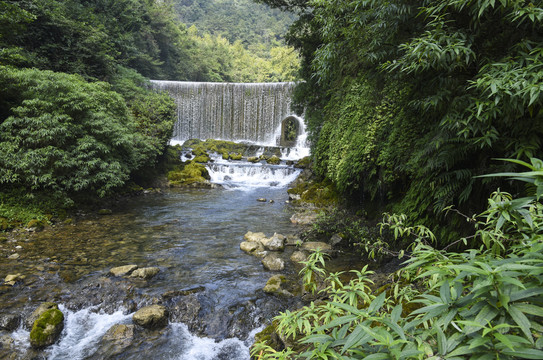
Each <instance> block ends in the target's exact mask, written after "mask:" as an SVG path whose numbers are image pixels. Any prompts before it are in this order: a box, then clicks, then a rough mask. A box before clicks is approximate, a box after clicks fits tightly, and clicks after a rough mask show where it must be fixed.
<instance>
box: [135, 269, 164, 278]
mask: <svg viewBox="0 0 543 360" xmlns="http://www.w3.org/2000/svg"><path fill="white" fill-rule="evenodd" d="M159 272H160V269H159V268H157V267H146V268H141V269H136V270H134V271H133V272H132V274H131V275H130V277H132V278H136V277H137V278H140V279H145V280H147V279H150V278H152V277H153V276H155V275H156V274H158V273H159Z"/></svg>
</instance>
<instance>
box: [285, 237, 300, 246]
mask: <svg viewBox="0 0 543 360" xmlns="http://www.w3.org/2000/svg"><path fill="white" fill-rule="evenodd" d="M302 242H303V241H302V239H300V237H299V236H296V235H287V237H286V239H285V246H298V245H301V244H302Z"/></svg>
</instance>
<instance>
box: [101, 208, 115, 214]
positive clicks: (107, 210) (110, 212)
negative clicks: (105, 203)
mask: <svg viewBox="0 0 543 360" xmlns="http://www.w3.org/2000/svg"><path fill="white" fill-rule="evenodd" d="M111 214H113V211H111V210H110V209H100V210H98V215H111Z"/></svg>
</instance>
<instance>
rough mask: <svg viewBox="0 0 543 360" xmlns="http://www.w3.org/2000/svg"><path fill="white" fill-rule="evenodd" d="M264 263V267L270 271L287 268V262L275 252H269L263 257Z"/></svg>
mask: <svg viewBox="0 0 543 360" xmlns="http://www.w3.org/2000/svg"><path fill="white" fill-rule="evenodd" d="M262 265H264V268H265V269H267V270H270V271H280V270H283V269H284V268H285V262H284V261H283V259H281V258H280V257H278V256H277V255H275V254H268V255H266V256H265V257H264V258H263V259H262Z"/></svg>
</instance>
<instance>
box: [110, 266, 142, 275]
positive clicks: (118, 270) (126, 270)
mask: <svg viewBox="0 0 543 360" xmlns="http://www.w3.org/2000/svg"><path fill="white" fill-rule="evenodd" d="M137 268H138V265H124V266H117V267H114V268H112V269H110V270H109V273H110V274H111V275H113V276H125V275H130V274H131V273H132V272H133V271H134V270H136V269H137Z"/></svg>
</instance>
